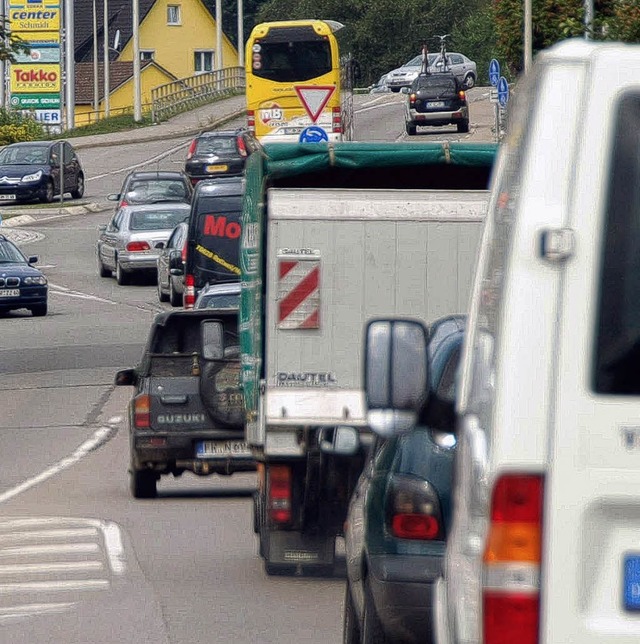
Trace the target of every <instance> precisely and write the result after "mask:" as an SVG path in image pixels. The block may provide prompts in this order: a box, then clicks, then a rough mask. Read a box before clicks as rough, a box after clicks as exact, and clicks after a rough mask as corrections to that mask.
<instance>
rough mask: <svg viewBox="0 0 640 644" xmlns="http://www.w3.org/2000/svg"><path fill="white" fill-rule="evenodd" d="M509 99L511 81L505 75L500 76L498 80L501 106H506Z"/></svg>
mask: <svg viewBox="0 0 640 644" xmlns="http://www.w3.org/2000/svg"><path fill="white" fill-rule="evenodd" d="M508 100H509V83H507V79H506V78H505V77H504V76H500V79H499V80H498V103H500V107H506V105H507V101H508Z"/></svg>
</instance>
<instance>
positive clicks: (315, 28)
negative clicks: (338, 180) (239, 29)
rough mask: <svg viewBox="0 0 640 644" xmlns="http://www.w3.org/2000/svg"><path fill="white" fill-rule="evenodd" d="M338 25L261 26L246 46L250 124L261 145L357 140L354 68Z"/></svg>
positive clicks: (284, 23) (319, 22)
mask: <svg viewBox="0 0 640 644" xmlns="http://www.w3.org/2000/svg"><path fill="white" fill-rule="evenodd" d="M343 28H344V25H342V24H340V23H339V22H335V21H333V20H288V21H281V22H263V23H261V24H259V25H256V26H255V27H254V28H253V31H252V32H251V35H250V36H249V39H248V41H247V50H246V58H245V60H246V69H245V71H246V95H247V125H248V128H249V130H251V131H252V132H253V133H254V134H255V136H256V137H257V138H258V140H260V141H262V142H297V141H300V142H309V143H311V142H320V141H349V140H351V139H352V138H353V76H354V63H353V60H352V59H351V57H350V56H348V55H342V56H341V53H340V49H339V45H338V37H337V35H336V34H337V33H338V32H340V30H341V29H343Z"/></svg>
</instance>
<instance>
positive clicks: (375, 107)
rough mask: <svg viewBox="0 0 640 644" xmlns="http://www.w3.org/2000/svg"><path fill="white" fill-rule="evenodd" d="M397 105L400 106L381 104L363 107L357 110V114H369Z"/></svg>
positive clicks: (396, 103)
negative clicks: (372, 111)
mask: <svg viewBox="0 0 640 644" xmlns="http://www.w3.org/2000/svg"><path fill="white" fill-rule="evenodd" d="M397 105H400V103H398V102H395V103H382V104H380V105H372V106H371V107H363V108H362V109H361V110H358V114H360V112H370V111H371V110H379V109H380V108H381V107H396V106H397Z"/></svg>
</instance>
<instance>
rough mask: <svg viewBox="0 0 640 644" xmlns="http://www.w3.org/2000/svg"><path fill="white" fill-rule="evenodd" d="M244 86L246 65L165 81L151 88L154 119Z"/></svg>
mask: <svg viewBox="0 0 640 644" xmlns="http://www.w3.org/2000/svg"><path fill="white" fill-rule="evenodd" d="M244 88H245V78H244V69H243V68H242V67H227V68H225V69H221V70H219V71H215V72H206V73H204V74H197V75H196V76H189V77H188V78H181V79H180V80H176V81H172V82H171V83H165V84H164V85H159V86H158V87H154V88H153V89H152V90H151V118H152V120H153V122H154V123H159V122H160V121H163V120H164V119H167V118H169V117H170V116H174V115H175V114H179V113H180V112H185V111H186V110H192V109H194V108H196V107H200V106H201V105H205V104H206V103H209V102H211V100H214V99H216V98H221V97H223V96H228V95H230V94H234V93H236V92H239V91H243V90H244Z"/></svg>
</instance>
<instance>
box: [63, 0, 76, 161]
mask: <svg viewBox="0 0 640 644" xmlns="http://www.w3.org/2000/svg"><path fill="white" fill-rule="evenodd" d="M73 19H74V16H73V0H65V1H64V28H65V51H66V56H65V60H66V63H67V64H66V81H67V82H66V83H65V102H66V104H67V110H66V114H67V130H71V129H72V128H73V126H74V125H75V123H76V111H75V108H76V91H75V89H76V88H75V82H76V61H75V46H74V45H75V43H74V40H75V34H74V31H75V30H74V23H73ZM60 163H61V164H62V158H61V159H60Z"/></svg>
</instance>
